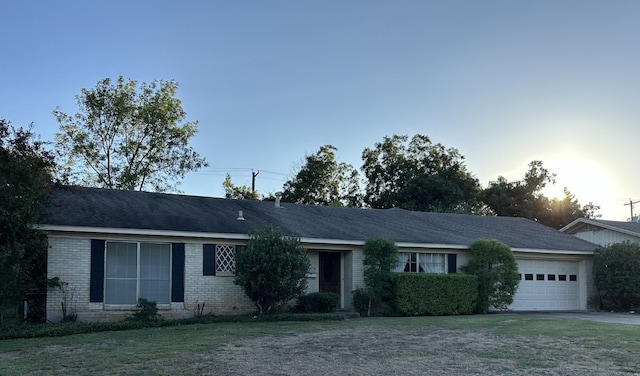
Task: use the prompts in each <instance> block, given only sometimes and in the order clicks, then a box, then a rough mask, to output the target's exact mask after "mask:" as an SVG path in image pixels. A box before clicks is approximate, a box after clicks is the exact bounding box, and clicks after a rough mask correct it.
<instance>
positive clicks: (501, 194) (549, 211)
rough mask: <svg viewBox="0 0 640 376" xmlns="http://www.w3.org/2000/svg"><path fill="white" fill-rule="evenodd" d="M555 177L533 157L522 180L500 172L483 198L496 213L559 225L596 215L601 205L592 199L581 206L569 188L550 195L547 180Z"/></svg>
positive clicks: (552, 180)
mask: <svg viewBox="0 0 640 376" xmlns="http://www.w3.org/2000/svg"><path fill="white" fill-rule="evenodd" d="M555 178H556V175H555V174H553V173H551V172H549V170H547V169H546V168H545V167H544V166H543V164H542V161H532V162H531V163H529V170H528V171H527V172H526V173H525V176H524V178H523V179H522V180H519V181H514V182H509V181H507V179H506V178H504V177H502V176H499V177H498V179H497V180H496V181H493V182H490V183H489V186H488V187H487V188H486V189H484V190H483V191H482V200H483V201H484V203H485V204H486V205H487V206H488V207H489V209H491V211H492V212H493V213H495V214H497V215H500V216H509V217H523V218H528V219H531V220H535V221H537V222H540V223H542V224H544V225H547V226H549V227H553V228H556V229H560V228H562V227H564V226H566V225H568V224H569V223H570V222H571V221H573V220H574V219H577V218H582V217H585V218H595V217H597V215H596V213H595V212H596V211H597V210H599V209H600V207H599V206H597V205H594V204H593V203H589V204H588V205H585V206H582V207H581V206H580V204H579V203H578V200H576V198H575V196H574V195H573V194H572V193H571V192H570V191H569V190H568V189H567V188H565V189H564V197H563V198H554V199H553V200H550V199H549V198H547V197H546V196H545V195H544V194H543V193H542V190H543V189H544V188H545V187H546V186H547V184H555Z"/></svg>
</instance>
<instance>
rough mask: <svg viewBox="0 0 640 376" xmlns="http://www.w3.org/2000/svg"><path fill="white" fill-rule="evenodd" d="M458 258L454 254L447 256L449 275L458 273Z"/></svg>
mask: <svg viewBox="0 0 640 376" xmlns="http://www.w3.org/2000/svg"><path fill="white" fill-rule="evenodd" d="M457 256H458V255H456V254H455V253H453V254H448V255H447V264H448V266H449V271H448V272H449V273H456V271H457V270H458V265H456V262H457Z"/></svg>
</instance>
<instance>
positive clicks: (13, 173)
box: [0, 119, 55, 326]
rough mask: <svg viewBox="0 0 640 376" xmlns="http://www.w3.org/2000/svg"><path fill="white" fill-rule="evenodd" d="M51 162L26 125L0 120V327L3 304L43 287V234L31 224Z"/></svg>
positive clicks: (43, 198)
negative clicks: (14, 125) (18, 126)
mask: <svg viewBox="0 0 640 376" xmlns="http://www.w3.org/2000/svg"><path fill="white" fill-rule="evenodd" d="M54 167H55V164H54V158H53V156H52V155H51V154H50V153H49V152H48V151H46V150H45V149H44V143H43V142H41V141H38V140H35V137H34V134H33V133H32V131H31V127H30V128H27V129H23V128H19V129H17V130H16V129H15V128H13V127H12V126H11V124H10V123H9V122H8V121H6V120H4V119H0V326H2V325H3V321H4V316H3V313H4V310H5V307H6V305H7V304H12V303H16V302H17V301H21V300H22V299H24V298H25V295H26V294H27V293H32V292H42V291H43V290H42V289H43V288H45V287H46V277H47V276H46V270H47V269H46V266H47V261H46V260H47V241H46V234H45V233H44V232H42V231H38V230H36V229H34V228H33V224H34V223H36V221H37V220H38V218H39V216H40V214H41V211H42V209H43V207H45V206H46V204H47V203H48V201H49V197H50V196H49V194H50V185H51V174H52V171H53V169H54Z"/></svg>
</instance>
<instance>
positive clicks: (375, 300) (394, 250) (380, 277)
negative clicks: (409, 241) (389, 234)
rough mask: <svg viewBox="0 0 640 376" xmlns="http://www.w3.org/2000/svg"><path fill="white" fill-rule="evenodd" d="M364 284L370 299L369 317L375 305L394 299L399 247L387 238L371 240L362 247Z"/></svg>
mask: <svg viewBox="0 0 640 376" xmlns="http://www.w3.org/2000/svg"><path fill="white" fill-rule="evenodd" d="M362 253H363V255H364V259H363V261H362V264H363V266H364V283H365V285H366V286H367V289H366V294H367V295H368V297H369V302H368V307H367V316H371V308H372V306H373V305H376V304H380V303H381V302H383V301H388V300H391V299H392V298H393V278H394V272H393V270H394V269H395V267H396V266H397V265H398V246H397V245H396V243H394V242H393V241H391V240H389V239H387V238H371V239H367V240H366V241H365V242H364V246H363V247H362Z"/></svg>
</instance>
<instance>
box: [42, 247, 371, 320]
mask: <svg viewBox="0 0 640 376" xmlns="http://www.w3.org/2000/svg"><path fill="white" fill-rule="evenodd" d="M127 239H128V240H129V241H167V240H165V239H148V238H144V239H143V238H141V239H136V238H135V237H127ZM107 241H108V239H107ZM172 241H174V242H175V241H176V240H175V239H174V240H172ZM207 243H215V244H224V242H223V241H220V242H217V241H215V240H212V241H207ZM318 257H319V251H318V250H310V251H309V259H310V262H311V271H310V273H311V274H315V278H313V277H311V278H309V279H308V287H307V292H316V291H318ZM202 260H203V253H202V242H200V241H191V242H185V275H184V279H185V291H184V303H172V304H171V305H170V306H165V307H160V313H161V314H162V315H163V316H164V317H167V318H172V317H190V316H193V315H194V314H195V312H196V311H197V310H198V307H200V308H201V307H203V305H204V309H203V310H202V313H204V314H207V313H212V314H216V315H228V314H241V313H250V312H253V311H255V309H256V308H255V306H254V304H253V302H252V301H251V300H250V299H249V298H248V297H247V296H246V295H245V293H244V290H243V289H242V287H240V286H237V285H235V284H234V283H233V280H234V276H233V275H232V274H230V273H220V272H218V273H217V275H216V276H206V275H203V271H202ZM342 260H343V263H344V265H343V266H344V269H343V270H344V271H343V273H344V274H343V283H344V289H343V291H344V294H345V296H344V303H345V308H347V309H350V308H351V307H352V303H353V301H352V300H353V298H352V293H351V292H352V290H353V289H356V288H359V287H364V280H363V275H362V272H363V267H362V250H361V249H356V250H354V251H352V252H344V253H343V258H342ZM90 262H91V240H90V239H89V238H85V237H82V236H61V235H50V236H49V257H48V277H49V278H53V277H58V278H60V280H61V281H63V282H65V283H66V287H65V289H66V291H67V294H66V300H67V307H68V308H67V309H68V313H70V312H71V311H73V312H75V313H77V314H78V319H79V320H81V321H114V320H119V319H122V318H123V317H125V316H127V315H130V314H131V313H132V312H133V307H131V308H126V307H125V308H123V307H105V306H104V304H103V303H89V289H90ZM63 300H64V294H63V293H62V291H61V290H60V289H50V290H49V291H48V294H47V319H48V320H50V321H53V322H56V321H60V320H61V319H62V309H61V305H60V303H61V302H62V301H63Z"/></svg>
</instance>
